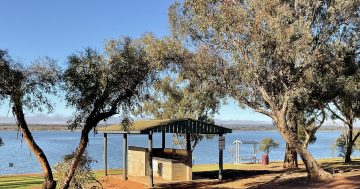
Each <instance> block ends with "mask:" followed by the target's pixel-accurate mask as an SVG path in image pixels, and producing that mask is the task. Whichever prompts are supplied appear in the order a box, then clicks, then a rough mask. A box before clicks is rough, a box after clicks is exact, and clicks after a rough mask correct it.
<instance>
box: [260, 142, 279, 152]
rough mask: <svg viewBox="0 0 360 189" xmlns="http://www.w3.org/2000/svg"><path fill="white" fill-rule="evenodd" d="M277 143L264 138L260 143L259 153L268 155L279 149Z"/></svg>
mask: <svg viewBox="0 0 360 189" xmlns="http://www.w3.org/2000/svg"><path fill="white" fill-rule="evenodd" d="M279 146H280V145H279V143H277V142H275V141H274V139H272V138H264V139H262V140H261V142H260V148H259V149H260V151H263V152H264V153H265V154H267V155H269V153H270V152H271V151H272V150H274V149H278V148H279Z"/></svg>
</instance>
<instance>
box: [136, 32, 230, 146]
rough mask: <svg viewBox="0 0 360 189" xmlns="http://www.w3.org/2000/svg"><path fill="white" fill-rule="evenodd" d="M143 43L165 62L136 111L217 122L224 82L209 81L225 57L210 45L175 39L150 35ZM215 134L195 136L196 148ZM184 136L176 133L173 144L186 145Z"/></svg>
mask: <svg viewBox="0 0 360 189" xmlns="http://www.w3.org/2000/svg"><path fill="white" fill-rule="evenodd" d="M143 42H144V43H145V44H146V45H145V46H146V48H145V50H146V52H147V56H148V57H149V59H150V60H151V61H152V62H154V63H155V64H157V65H161V70H162V74H160V76H159V78H158V79H157V80H156V82H155V83H154V86H153V90H152V91H151V93H150V94H149V95H148V97H147V99H145V101H143V103H141V104H139V105H140V106H139V107H138V109H137V110H136V111H135V112H134V114H145V115H148V116H150V117H152V118H155V119H181V118H193V119H198V120H201V121H206V122H213V116H214V114H215V113H216V112H217V111H218V109H219V107H220V103H221V98H223V97H224V96H225V93H223V92H222V91H221V90H219V89H218V86H221V85H222V84H224V83H223V82H221V81H220V80H216V81H213V80H208V79H207V77H209V76H214V78H215V77H216V75H217V74H218V73H217V72H218V71H221V69H219V68H220V67H219V65H220V63H221V61H222V59H220V58H219V57H218V56H217V55H216V54H215V53H214V52H212V51H211V50H210V49H209V48H205V47H204V48H199V49H196V50H195V51H191V50H189V49H188V48H186V47H184V46H183V45H182V44H179V42H178V41H176V40H174V39H171V38H164V39H156V38H154V37H153V36H152V35H147V36H145V37H144V39H143ZM214 82H218V83H214ZM220 83H221V84H220ZM220 91H221V92H220ZM211 137H212V136H211V135H206V136H202V135H198V134H194V135H191V142H192V149H194V148H195V146H196V144H197V143H198V142H199V141H201V140H202V139H204V138H211ZM184 138H185V136H184V135H182V134H177V135H174V137H173V143H174V144H175V145H180V146H182V147H184V146H185V141H184Z"/></svg>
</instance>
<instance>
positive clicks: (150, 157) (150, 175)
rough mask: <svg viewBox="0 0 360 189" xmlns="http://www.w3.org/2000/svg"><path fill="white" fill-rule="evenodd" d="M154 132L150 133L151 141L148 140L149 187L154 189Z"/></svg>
mask: <svg viewBox="0 0 360 189" xmlns="http://www.w3.org/2000/svg"><path fill="white" fill-rule="evenodd" d="M152 145H153V141H152V132H151V131H150V133H149V140H148V160H149V187H150V188H153V187H154V176H153V163H152Z"/></svg>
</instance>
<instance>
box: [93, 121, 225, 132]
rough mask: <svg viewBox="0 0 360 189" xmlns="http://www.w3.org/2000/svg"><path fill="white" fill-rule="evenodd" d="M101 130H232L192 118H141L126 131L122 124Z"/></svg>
mask: <svg viewBox="0 0 360 189" xmlns="http://www.w3.org/2000/svg"><path fill="white" fill-rule="evenodd" d="M99 131H103V132H104V133H114V134H116V133H118V134H123V133H130V134H147V133H150V132H165V133H197V134H226V133H231V132H232V130H231V129H229V128H226V127H222V126H218V125H215V124H211V123H206V122H202V121H199V120H195V119H191V118H186V119H176V120H170V119H167V120H140V121H134V122H133V123H132V125H131V127H130V128H129V130H128V131H124V130H123V127H122V125H121V124H118V125H113V126H108V127H103V128H101V129H99Z"/></svg>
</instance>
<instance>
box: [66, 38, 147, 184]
mask: <svg viewBox="0 0 360 189" xmlns="http://www.w3.org/2000/svg"><path fill="white" fill-rule="evenodd" d="M67 63H68V66H67V68H66V70H65V72H64V75H63V82H64V86H63V89H64V91H65V98H66V100H67V104H68V106H71V107H73V108H75V112H74V118H73V119H72V120H71V121H69V128H71V129H75V128H82V131H81V137H80V143H79V145H78V147H77V149H76V153H75V156H74V159H73V160H72V163H71V165H70V166H69V170H68V172H67V174H66V178H65V179H64V183H62V184H63V185H62V188H68V187H69V183H70V181H71V179H72V177H73V175H74V172H75V170H76V168H77V166H78V164H79V161H80V160H81V157H82V155H83V153H84V151H85V149H86V146H87V144H88V142H89V132H90V131H91V130H92V129H94V128H95V127H96V126H97V125H98V123H99V122H100V121H104V120H106V119H108V118H110V117H111V116H114V115H116V114H118V113H122V114H123V115H124V116H126V115H127V112H129V111H130V110H131V108H132V107H133V105H134V104H135V103H136V99H137V97H140V96H142V94H144V93H145V92H146V86H147V85H148V84H149V82H150V81H151V78H152V76H153V73H154V72H153V70H154V69H153V66H152V65H151V64H150V62H149V61H148V60H147V58H146V53H145V51H144V50H143V47H142V45H141V44H140V43H138V42H137V41H132V40H131V39H130V38H123V39H121V40H110V41H108V42H107V43H106V45H105V50H104V53H99V52H97V51H95V50H93V49H90V48H87V49H85V50H84V51H83V52H80V53H77V54H73V55H70V56H69V57H68V59H67Z"/></svg>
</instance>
